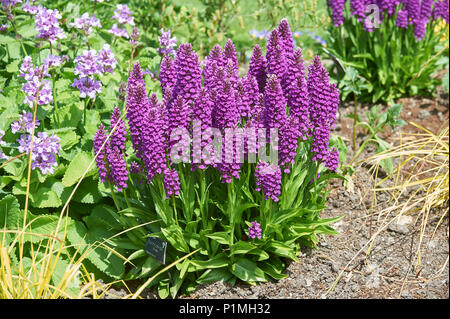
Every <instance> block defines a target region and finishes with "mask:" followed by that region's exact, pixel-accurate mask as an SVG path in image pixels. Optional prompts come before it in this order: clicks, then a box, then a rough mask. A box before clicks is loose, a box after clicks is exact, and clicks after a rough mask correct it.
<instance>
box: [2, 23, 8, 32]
mask: <svg viewBox="0 0 450 319" xmlns="http://www.w3.org/2000/svg"><path fill="white" fill-rule="evenodd" d="M6 30H8V25H7V24H6V23H5V24H2V25H0V32H6Z"/></svg>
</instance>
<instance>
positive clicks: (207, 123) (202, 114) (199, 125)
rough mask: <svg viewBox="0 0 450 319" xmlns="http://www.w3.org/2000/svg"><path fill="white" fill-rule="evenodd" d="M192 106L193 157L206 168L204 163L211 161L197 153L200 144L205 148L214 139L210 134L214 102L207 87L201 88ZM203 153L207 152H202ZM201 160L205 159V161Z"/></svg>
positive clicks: (201, 167) (202, 167) (200, 165)
mask: <svg viewBox="0 0 450 319" xmlns="http://www.w3.org/2000/svg"><path fill="white" fill-rule="evenodd" d="M192 107H193V108H192V120H193V123H194V124H193V134H192V135H193V139H192V144H193V145H194V147H193V158H194V159H196V160H198V161H199V162H200V164H199V166H198V167H199V168H200V169H205V168H206V165H204V163H205V164H211V162H210V161H208V159H207V158H205V157H206V156H204V157H203V158H200V156H199V155H200V154H198V153H197V152H198V151H199V149H198V146H200V148H201V149H203V148H204V147H206V145H208V144H209V143H210V142H211V140H212V137H211V136H210V135H211V134H210V133H211V132H210V127H211V126H212V109H213V102H212V100H211V96H210V93H209V91H208V90H207V89H206V88H205V87H203V88H202V89H201V91H200V93H199V95H198V96H197V98H196V100H195V103H194V105H193V106H192ZM202 155H205V154H203V153H202ZM201 160H203V162H202V161H201ZM194 166H195V165H194ZM195 167H196V166H195Z"/></svg>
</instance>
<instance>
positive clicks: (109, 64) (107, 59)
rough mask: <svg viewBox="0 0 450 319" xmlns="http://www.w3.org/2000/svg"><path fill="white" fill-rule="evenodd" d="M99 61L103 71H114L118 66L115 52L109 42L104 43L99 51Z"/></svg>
mask: <svg viewBox="0 0 450 319" xmlns="http://www.w3.org/2000/svg"><path fill="white" fill-rule="evenodd" d="M97 63H98V64H99V66H100V72H101V73H106V72H109V73H113V72H114V69H115V68H116V65H117V61H116V58H115V57H114V53H113V52H112V50H111V48H110V46H109V44H104V45H103V47H102V49H101V50H100V51H98V54H97Z"/></svg>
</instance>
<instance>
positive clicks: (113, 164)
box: [107, 144, 128, 192]
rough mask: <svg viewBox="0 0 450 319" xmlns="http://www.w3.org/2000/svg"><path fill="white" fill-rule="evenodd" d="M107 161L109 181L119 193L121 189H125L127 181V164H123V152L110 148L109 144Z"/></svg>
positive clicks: (116, 148)
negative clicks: (109, 171)
mask: <svg viewBox="0 0 450 319" xmlns="http://www.w3.org/2000/svg"><path fill="white" fill-rule="evenodd" d="M107 159H108V163H109V168H110V170H111V173H110V174H111V175H110V176H111V181H112V182H113V183H114V185H115V186H116V187H117V190H118V191H119V192H120V191H121V190H122V189H125V188H127V181H128V171H127V163H126V162H125V158H124V154H123V151H121V150H120V149H119V148H118V147H112V145H111V144H110V148H109V149H108V150H107Z"/></svg>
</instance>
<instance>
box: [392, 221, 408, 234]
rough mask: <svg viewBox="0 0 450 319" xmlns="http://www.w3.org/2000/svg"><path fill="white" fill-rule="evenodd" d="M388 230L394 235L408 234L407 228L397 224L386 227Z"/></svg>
mask: <svg viewBox="0 0 450 319" xmlns="http://www.w3.org/2000/svg"><path fill="white" fill-rule="evenodd" d="M388 230H390V231H392V232H394V233H398V234H402V235H407V234H408V233H409V229H408V227H406V226H405V225H401V224H398V223H392V224H390V225H389V226H388Z"/></svg>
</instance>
